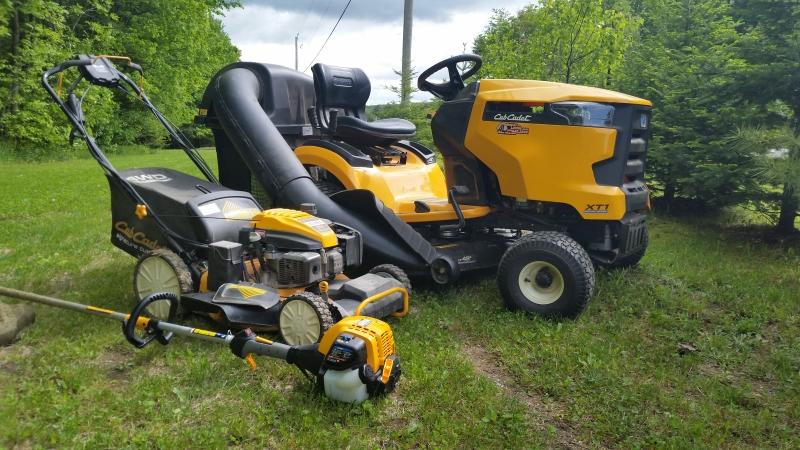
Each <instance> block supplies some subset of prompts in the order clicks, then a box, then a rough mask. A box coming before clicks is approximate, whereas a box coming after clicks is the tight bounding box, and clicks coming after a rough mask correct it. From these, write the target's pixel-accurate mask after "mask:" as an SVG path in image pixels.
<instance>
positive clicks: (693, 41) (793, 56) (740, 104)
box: [0, 0, 800, 232]
mask: <svg viewBox="0 0 800 450" xmlns="http://www.w3.org/2000/svg"><path fill="white" fill-rule="evenodd" d="M237 6H239V2H238V0H137V1H121V0H0V17H3V18H5V19H6V20H2V21H0V98H3V99H5V102H4V103H3V104H2V105H0V149H2V148H6V149H11V150H10V151H11V152H15V153H17V154H21V155H36V154H39V153H46V154H48V155H51V154H52V152H59V151H63V149H64V148H65V143H66V139H65V136H66V135H67V133H68V128H67V124H66V121H65V120H64V119H63V117H61V115H60V113H59V112H58V111H57V109H56V108H55V106H54V105H53V104H52V102H50V101H49V100H48V98H47V97H46V94H45V92H44V90H43V89H42V88H41V87H40V86H39V80H40V76H41V73H42V71H43V70H45V69H46V68H49V67H51V66H52V65H54V64H56V63H57V62H59V61H62V60H65V59H68V58H70V57H72V56H73V55H75V54H80V53H87V54H89V53H91V54H121V55H127V56H130V57H132V58H133V59H134V60H135V61H137V62H140V63H141V64H142V65H143V67H144V69H145V75H146V78H145V85H144V87H145V90H146V92H147V93H148V95H150V96H151V98H153V100H154V102H155V103H156V104H157V105H159V107H160V108H161V109H162V110H163V112H164V113H165V114H166V116H167V117H169V118H170V119H172V120H173V121H175V122H176V123H178V124H179V125H180V126H181V127H182V128H183V129H184V131H186V132H187V134H189V133H197V134H202V133H204V132H206V133H207V131H206V130H195V129H193V127H192V125H191V123H192V118H193V116H194V114H195V112H196V105H197V103H198V102H199V100H200V96H201V95H202V92H203V89H204V88H205V86H206V83H207V82H208V80H209V79H210V77H211V76H212V75H213V74H214V73H215V72H216V71H217V70H219V68H221V67H222V66H224V65H226V64H228V63H230V62H233V61H236V60H238V58H239V51H238V49H237V48H236V47H235V46H234V45H233V44H232V43H231V41H230V39H229V37H228V36H227V35H226V34H225V32H224V30H223V28H222V24H221V22H220V17H221V15H222V14H224V13H225V11H226V10H228V9H230V8H234V7H237ZM799 19H800V2H797V1H794V0H541V1H538V2H535V3H532V4H531V5H529V6H527V7H525V8H523V9H522V10H520V11H519V12H518V13H516V14H513V15H512V14H508V13H507V12H504V11H502V10H498V11H496V12H495V14H494V15H493V16H492V17H491V18H490V20H489V22H488V24H487V26H486V28H485V30H484V31H483V33H481V34H480V35H479V36H478V37H477V38H476V39H475V42H474V45H473V48H474V51H475V52H476V53H478V54H480V55H482V56H483V58H484V61H485V64H484V68H483V69H482V71H481V74H479V76H481V77H493V78H522V79H540V80H551V81H561V82H569V83H577V84H587V85H592V86H600V87H607V88H611V89H615V90H619V91H622V92H626V93H629V94H632V95H637V96H640V97H644V98H647V99H649V100H651V101H653V103H654V116H653V130H654V134H653V136H654V137H653V139H652V142H651V147H650V151H649V161H648V166H649V167H648V176H649V180H648V181H649V185H650V187H651V188H652V190H653V192H654V193H655V194H656V195H658V196H659V197H660V203H661V205H663V206H664V208H667V209H678V208H684V209H685V208H692V209H694V210H709V209H715V208H721V207H725V206H729V205H742V206H744V207H747V208H750V209H753V210H755V211H757V212H759V213H761V214H764V215H766V216H768V217H769V218H770V219H772V220H774V221H775V223H776V224H777V227H778V229H780V230H782V231H785V232H789V231H794V229H795V226H794V224H795V219H796V217H797V211H798V200H799V197H800V120H798V119H799V118H800V25H798V24H799V23H800V20H799ZM112 95H122V94H117V93H113V92H111V91H108V90H102V89H96V90H93V91H92V92H91V93H90V94H89V95H88V96H87V97H86V98H85V103H86V105H87V106H86V108H87V109H91V113H90V114H88V115H87V120H88V121H89V125H90V127H91V129H92V130H93V133H94V134H95V136H96V137H97V139H98V141H99V142H100V143H101V144H103V145H109V144H144V145H151V146H153V145H154V146H161V145H164V144H165V143H164V142H163V139H164V135H163V133H162V132H161V130H160V128H159V126H158V124H157V123H156V122H155V120H153V119H152V118H150V117H149V116H148V115H146V114H141V112H142V111H141V109H140V108H139V107H137V105H136V100H135V99H130V98H116V99H115V100H116V101H108V100H110V98H109V97H110V96H112ZM424 108H425V111H423V110H422V109H420V111H417V113H418V114H416V113H415V114H416V115H414V114H412V116H413V119H415V121H416V122H420V124H419V125H421V126H420V127H418V128H419V129H420V130H426V129H427V124H426V123H424V122H425V112H427V110H428V109H430V107H429V106H426V107H424ZM384 109H385V110H386V111H391V112H392V113H397V114H399V113H403V111H394V109H396V108H392V107H389V108H388V109H387V108H384ZM401 109H402V108H401ZM406 109H408V108H406ZM412 109H413V108H412ZM417 109H419V108H417ZM421 137H422V138H423V139H425V138H426V137H428V138H429V136H427V135H426V134H425V133H423V136H421Z"/></svg>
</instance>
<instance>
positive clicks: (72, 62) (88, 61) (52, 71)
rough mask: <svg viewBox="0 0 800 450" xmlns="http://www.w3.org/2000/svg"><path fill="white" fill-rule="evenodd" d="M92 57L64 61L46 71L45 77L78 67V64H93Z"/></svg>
mask: <svg viewBox="0 0 800 450" xmlns="http://www.w3.org/2000/svg"><path fill="white" fill-rule="evenodd" d="M92 62H93V61H92V60H91V59H70V60H68V61H64V62H62V63H61V64H59V65H57V66H55V67H53V68H52V69H50V70H48V71H46V72H45V73H44V76H45V78H50V77H52V76H53V75H55V74H57V73H58V72H63V71H65V70H67V69H69V68H70V67H77V66H88V65H90V64H92Z"/></svg>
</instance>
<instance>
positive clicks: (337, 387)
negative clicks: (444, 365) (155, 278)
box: [0, 286, 401, 403]
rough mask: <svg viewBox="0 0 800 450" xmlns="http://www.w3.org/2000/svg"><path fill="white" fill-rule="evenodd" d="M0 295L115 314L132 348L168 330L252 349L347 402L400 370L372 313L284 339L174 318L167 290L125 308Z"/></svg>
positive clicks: (387, 388) (391, 381)
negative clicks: (302, 339)
mask: <svg viewBox="0 0 800 450" xmlns="http://www.w3.org/2000/svg"><path fill="white" fill-rule="evenodd" d="M0 296H6V297H10V298H16V299H19V300H25V301H28V302H34V303H39V304H43V305H48V306H54V307H57V308H63V309H67V310H71V311H77V312H81V313H87V314H92V315H95V316H99V317H103V318H106V319H112V320H119V321H121V322H122V331H123V333H124V334H125V338H126V339H127V340H128V342H130V343H131V344H133V345H134V346H135V347H136V348H143V347H145V346H147V345H148V344H150V343H151V342H152V341H153V340H156V341H158V342H160V343H161V344H163V345H167V344H168V343H169V342H170V340H171V339H172V336H173V335H178V336H187V337H193V338H196V339H203V340H206V341H212V342H217V343H220V344H225V345H228V346H229V347H230V349H231V351H232V352H233V354H234V355H236V356H238V357H240V358H243V359H245V360H247V363H248V364H249V365H250V367H251V368H252V369H255V368H256V363H255V361H254V359H253V355H262V356H269V357H271V358H278V359H282V360H284V361H286V362H288V363H289V364H293V365H295V366H297V367H298V368H300V370H301V371H303V373H306V374H308V373H310V374H311V375H312V376H313V377H314V378H315V379H316V381H317V384H318V385H319V386H321V387H322V388H323V389H324V390H325V395H327V396H328V397H329V398H332V399H334V400H338V401H342V402H347V403H361V402H363V401H364V400H366V399H368V398H370V397H373V396H376V395H380V394H383V393H388V392H391V391H392V390H394V388H395V386H396V385H397V381H398V379H399V378H400V374H401V371H400V360H399V359H398V358H397V355H396V354H395V347H394V337H393V336H392V330H391V328H389V325H388V324H386V323H385V322H382V321H380V320H378V319H374V318H372V317H365V316H350V317H346V318H344V319H342V320H341V321H339V322H338V323H337V324H336V325H334V326H333V327H331V328H330V329H329V330H327V331H326V332H325V334H324V335H323V336H322V340H321V342H319V343H318V344H317V343H314V344H306V345H286V344H282V343H279V342H272V341H270V340H267V339H264V338H262V337H259V336H257V335H256V334H255V333H253V332H252V331H251V330H250V329H244V330H242V331H240V332H239V333H236V334H231V333H230V332H227V333H218V332H215V331H208V330H203V329H200V328H190V327H186V326H183V325H178V324H175V323H173V322H174V319H175V315H176V312H177V310H178V303H179V300H178V296H176V295H174V294H172V293H169V292H160V293H155V294H152V295H148V296H147V297H145V298H144V299H142V300H141V301H140V302H139V303H138V304H137V305H136V307H135V308H134V309H133V311H132V312H131V313H130V314H123V313H119V312H116V311H111V310H109V309H105V308H98V307H96V306H90V305H82V304H80V303H73V302H68V301H66V300H60V299H57V298H53V297H46V296H44V295H37V294H33V293H30V292H24V291H18V290H16V289H10V288H6V287H2V286H0ZM154 305H163V306H165V307H166V308H167V310H168V315H167V317H166V318H165V319H164V320H159V319H156V318H154V317H151V316H150V315H149V314H148V313H147V311H149V309H150V307H152V306H154Z"/></svg>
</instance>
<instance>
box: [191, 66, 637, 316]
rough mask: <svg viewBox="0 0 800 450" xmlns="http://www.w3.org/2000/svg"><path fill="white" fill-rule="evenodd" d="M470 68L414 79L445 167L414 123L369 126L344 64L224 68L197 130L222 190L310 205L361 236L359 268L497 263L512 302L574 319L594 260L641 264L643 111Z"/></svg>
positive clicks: (586, 294) (632, 102) (442, 276)
mask: <svg viewBox="0 0 800 450" xmlns="http://www.w3.org/2000/svg"><path fill="white" fill-rule="evenodd" d="M481 63H482V61H481V58H480V57H479V56H477V55H470V54H465V55H460V56H456V57H452V58H449V59H446V60H444V61H441V62H439V63H437V64H435V65H434V66H432V67H430V68H429V69H427V70H425V71H424V72H423V73H422V74H421V75H420V77H419V80H418V86H419V88H420V90H423V91H428V92H430V93H432V94H433V95H434V96H436V97H438V98H439V99H441V100H442V101H443V102H442V104H441V106H440V107H439V109H438V111H437V112H436V113H435V115H434V116H433V118H432V121H431V128H432V131H433V139H434V143H435V144H436V147H437V148H438V150H439V152H440V154H441V155H442V157H443V159H444V171H442V169H441V168H440V166H439V165H438V164H437V161H436V157H437V155H436V153H435V152H433V151H431V150H430V149H428V148H426V147H424V146H423V145H421V144H419V143H415V142H413V141H410V140H409V139H411V138H412V137H413V136H414V134H415V131H416V130H415V127H414V125H413V124H411V123H410V122H408V121H405V120H403V119H383V120H376V121H371V122H370V121H368V120H367V117H366V116H365V105H366V103H367V100H368V98H369V95H370V82H369V79H368V78H367V76H366V75H365V73H364V72H363V71H362V70H360V69H356V68H345V67H336V66H329V65H323V64H316V65H314V66H313V68H312V72H313V79H312V78H311V77H308V76H306V75H304V74H301V73H299V72H295V71H292V70H290V69H286V68H284V67H280V66H275V65H269V64H256V63H236V64H233V65H230V66H228V67H226V68H224V69H222V70H221V71H220V72H219V73H218V74H217V75H216V76H215V77H214V78H213V79H212V81H211V83H210V84H209V86H208V88H207V89H206V93H205V96H204V98H203V102H202V104H201V109H200V114H199V115H198V122H200V123H204V124H206V125H207V126H209V127H210V128H212V129H213V131H214V135H215V140H216V145H217V157H218V161H219V166H220V176H221V181H222V183H223V184H225V185H226V186H229V187H234V188H237V189H241V190H244V191H250V192H255V193H261V194H266V197H267V199H266V200H265V201H267V202H272V203H273V204H277V205H292V204H297V203H302V202H313V203H315V204H316V206H317V208H318V209H319V215H320V216H321V217H325V218H328V219H331V220H334V221H336V222H340V223H343V224H346V225H349V226H351V227H354V228H356V229H358V230H359V231H361V233H362V234H363V236H364V245H365V257H366V259H367V260H369V261H371V262H373V263H392V264H396V265H398V266H401V267H403V268H404V269H405V270H406V271H408V272H409V273H410V274H412V275H425V274H427V275H429V276H430V277H432V279H433V280H434V281H436V282H437V283H441V284H447V283H450V282H452V281H454V280H456V279H457V278H458V277H459V275H460V274H461V273H464V272H467V271H472V270H477V269H485V268H491V267H498V271H497V282H498V286H499V289H500V291H501V293H502V295H503V298H504V299H505V302H506V304H507V305H508V306H509V307H510V308H512V309H522V310H525V311H531V312H536V313H540V314H544V315H551V316H569V317H573V316H576V315H577V314H579V313H580V312H581V311H582V310H583V309H584V307H585V305H586V303H587V301H588V300H589V298H590V297H591V295H592V293H593V290H594V287H595V271H594V264H593V262H594V263H596V264H600V265H604V266H610V267H621V266H629V265H632V264H635V263H637V262H638V261H639V259H641V257H642V256H643V255H644V252H645V249H646V246H647V239H648V236H647V228H646V225H645V215H644V212H645V211H646V210H647V209H648V208H649V194H648V190H647V187H646V186H645V184H644V182H643V176H644V165H645V155H646V150H647V141H648V138H649V134H650V130H649V122H650V114H651V111H650V109H651V103H650V102H648V101H647V100H643V99H639V98H635V97H632V96H629V95H625V94H621V93H617V92H612V91H608V90H603V89H597V88H591V87H584V86H575V85H569V84H562V83H551V82H543V81H527V80H494V79H484V80H480V81H474V82H472V83H469V84H466V83H465V80H466V79H468V78H469V77H471V76H472V75H474V74H475V73H476V72H477V71H478V69H479V68H480V66H481ZM440 72H444V76H443V77H440V76H439V75H438V74H439V73H440ZM439 80H443V81H439ZM328 196H330V198H329V199H328V198H327V197H328Z"/></svg>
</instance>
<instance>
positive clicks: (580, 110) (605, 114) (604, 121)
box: [549, 101, 614, 128]
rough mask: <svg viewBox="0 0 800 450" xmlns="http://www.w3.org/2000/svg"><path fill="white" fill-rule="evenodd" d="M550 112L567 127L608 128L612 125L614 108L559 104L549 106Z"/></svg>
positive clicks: (590, 103)
mask: <svg viewBox="0 0 800 450" xmlns="http://www.w3.org/2000/svg"><path fill="white" fill-rule="evenodd" d="M549 107H550V111H551V112H552V113H553V114H555V115H557V116H560V117H562V118H563V119H564V120H566V121H567V124H568V125H582V126H585V127H603V128H610V127H612V126H613V123H614V107H613V106H611V105H606V104H603V103H594V102H572V101H570V102H559V103H551V104H550V105H549Z"/></svg>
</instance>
